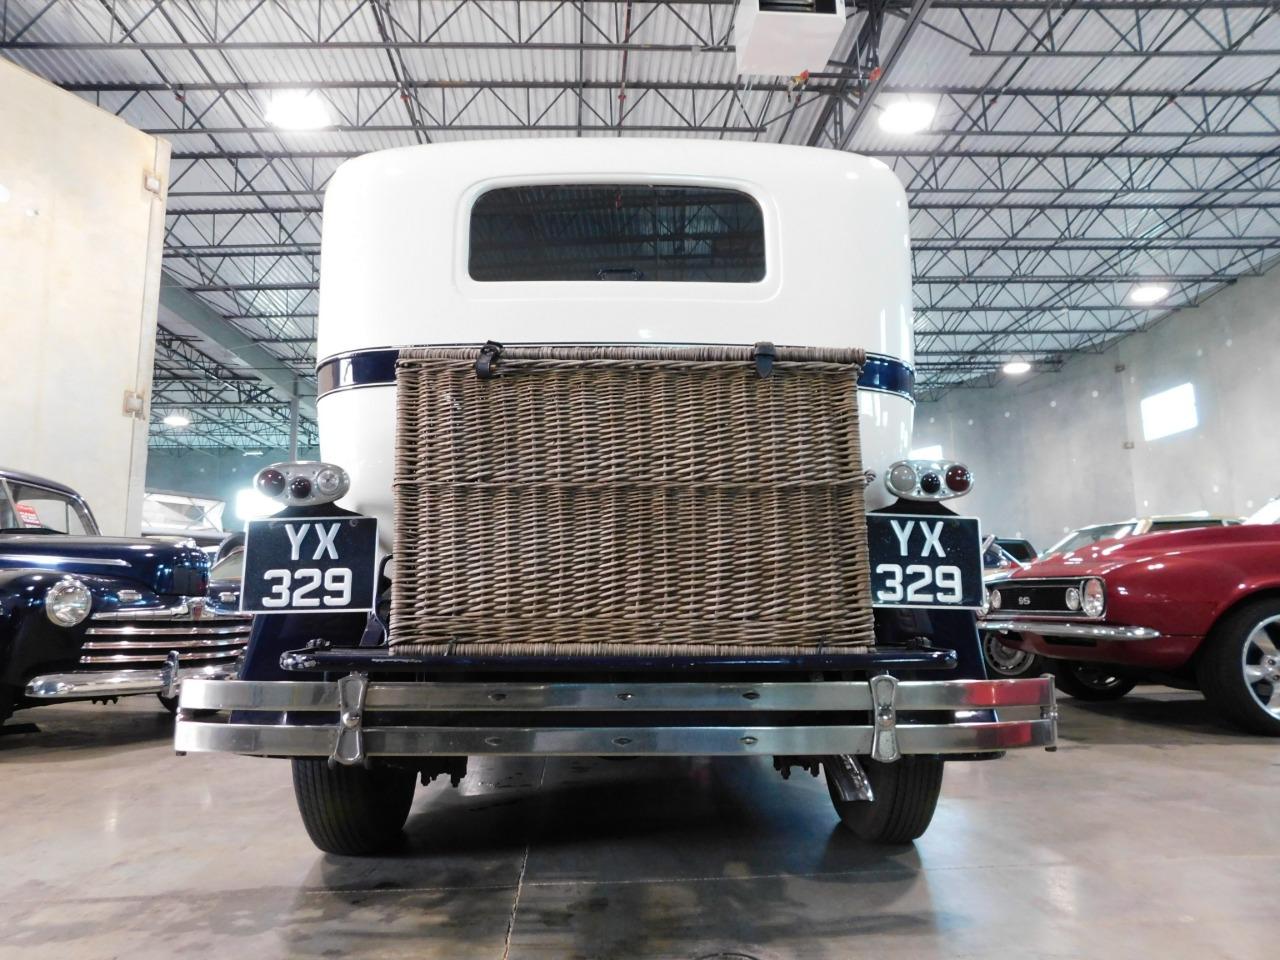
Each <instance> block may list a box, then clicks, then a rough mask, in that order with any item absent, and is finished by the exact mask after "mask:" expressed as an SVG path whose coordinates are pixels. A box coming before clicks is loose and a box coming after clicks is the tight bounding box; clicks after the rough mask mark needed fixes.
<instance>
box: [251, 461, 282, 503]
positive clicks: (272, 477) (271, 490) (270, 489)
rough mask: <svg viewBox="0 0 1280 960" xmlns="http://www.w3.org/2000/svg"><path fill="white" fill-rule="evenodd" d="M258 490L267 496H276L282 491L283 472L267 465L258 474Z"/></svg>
mask: <svg viewBox="0 0 1280 960" xmlns="http://www.w3.org/2000/svg"><path fill="white" fill-rule="evenodd" d="M257 483H258V490H259V491H261V492H262V493H264V494H266V495H267V496H268V497H278V496H280V494H282V493H284V487H285V482H284V474H283V473H281V472H280V471H279V470H273V469H271V468H270V467H268V468H267V469H266V470H263V471H261V472H260V473H259V474H258V481H257Z"/></svg>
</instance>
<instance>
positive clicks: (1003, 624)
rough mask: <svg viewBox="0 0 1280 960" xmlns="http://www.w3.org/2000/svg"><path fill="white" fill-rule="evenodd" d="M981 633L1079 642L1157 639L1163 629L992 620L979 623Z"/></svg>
mask: <svg viewBox="0 0 1280 960" xmlns="http://www.w3.org/2000/svg"><path fill="white" fill-rule="evenodd" d="M978 629H979V630H994V631H996V632H998V633H1034V634H1036V635H1038V636H1041V637H1071V638H1073V639H1076V640H1154V639H1155V638H1156V637H1158V636H1160V631H1159V630H1153V629H1152V628H1151V627H1116V626H1112V625H1110V624H1106V623H1073V622H1071V621H1068V620H1009V619H1003V618H1001V619H992V618H990V617H988V618H984V619H980V620H979V621H978Z"/></svg>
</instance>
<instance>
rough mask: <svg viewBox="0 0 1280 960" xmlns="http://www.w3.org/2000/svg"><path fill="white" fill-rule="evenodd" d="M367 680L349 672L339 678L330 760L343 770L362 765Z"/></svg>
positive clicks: (358, 674)
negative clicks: (334, 736)
mask: <svg viewBox="0 0 1280 960" xmlns="http://www.w3.org/2000/svg"><path fill="white" fill-rule="evenodd" d="M368 691H369V678H368V677H367V676H365V675H364V674H363V673H349V674H347V675H346V676H345V677H340V678H339V679H338V737H337V739H336V740H335V741H334V743H333V756H332V757H330V761H331V762H333V763H340V764H342V765H343V766H346V767H353V766H356V765H357V764H361V763H364V730H363V728H362V726H361V724H362V723H363V721H364V699H365V695H366V694H367V693H368Z"/></svg>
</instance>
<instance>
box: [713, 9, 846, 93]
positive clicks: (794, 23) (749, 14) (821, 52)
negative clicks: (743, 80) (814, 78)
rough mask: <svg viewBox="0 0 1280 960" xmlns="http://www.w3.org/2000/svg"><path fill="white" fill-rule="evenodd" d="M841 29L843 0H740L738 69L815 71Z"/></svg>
mask: <svg viewBox="0 0 1280 960" xmlns="http://www.w3.org/2000/svg"><path fill="white" fill-rule="evenodd" d="M843 30H844V0H742V2H741V3H739V5H738V13H737V16H736V17H735V18H734V22H733V35H734V44H735V46H736V48H737V57H738V73H740V74H744V73H745V74H765V75H768V76H775V75H779V74H781V75H782V76H788V77H793V76H796V75H797V74H800V73H803V72H804V71H805V70H819V69H821V68H822V67H825V66H826V63H827V60H828V59H829V58H830V56H831V51H832V50H834V49H835V46H836V41H838V40H839V39H840V33H841V31H843Z"/></svg>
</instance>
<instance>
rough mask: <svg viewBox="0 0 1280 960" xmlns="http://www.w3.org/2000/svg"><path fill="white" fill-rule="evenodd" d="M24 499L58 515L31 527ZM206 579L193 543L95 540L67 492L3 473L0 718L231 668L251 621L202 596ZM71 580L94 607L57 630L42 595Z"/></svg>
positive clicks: (159, 688) (166, 689)
mask: <svg viewBox="0 0 1280 960" xmlns="http://www.w3.org/2000/svg"><path fill="white" fill-rule="evenodd" d="M33 503H43V504H46V505H49V506H46V507H45V514H46V515H48V514H54V513H59V512H60V514H61V516H60V520H61V521H62V522H59V521H58V520H53V519H51V520H50V521H49V522H51V523H54V524H56V526H42V525H40V524H41V523H42V520H41V514H40V511H39V510H38V509H37V508H36V507H34V506H32V504H33ZM59 527H61V528H63V529H59ZM68 528H74V532H68ZM208 579H209V563H208V558H207V556H206V555H205V553H204V552H203V551H202V550H201V549H200V548H199V547H197V546H196V545H195V544H194V543H193V542H191V541H188V540H182V539H178V538H168V539H142V538H137V539H134V538H127V537H104V536H101V535H100V534H99V533H98V527H97V523H96V521H95V520H94V519H93V514H92V511H90V509H89V506H88V504H86V503H85V501H84V499H83V498H81V497H80V496H79V495H78V494H77V493H76V491H75V490H73V489H72V488H70V487H68V486H66V485H65V484H61V483H58V482H56V481H53V480H48V479H45V478H43V477H38V476H34V475H32V474H28V473H22V472H19V471H16V470H4V469H0V720H3V719H4V718H6V717H7V716H8V715H9V714H10V713H12V711H13V710H15V709H19V708H22V707H29V706H36V705H39V704H41V703H48V702H51V701H66V700H96V699H109V698H114V697H118V696H125V695H131V694H140V693H157V694H164V693H172V692H173V690H174V688H175V687H176V684H177V682H178V681H179V680H180V679H181V678H182V677H183V676H188V675H198V676H208V677H218V676H228V675H231V674H232V673H233V672H234V670H235V669H236V666H237V663H238V660H239V658H240V656H241V654H242V652H243V648H244V644H245V642H246V641H247V639H248V633H249V627H250V624H251V620H250V618H248V617H246V616H244V615H241V614H239V613H238V612H237V611H235V610H234V609H231V608H229V607H228V606H227V605H226V604H218V603H211V602H209V598H208V597H207V596H206V591H207V587H208ZM68 580H70V581H74V582H77V583H79V584H83V586H84V587H85V588H86V589H87V590H88V593H89V595H90V597H91V603H90V609H89V612H88V615H87V616H86V617H85V618H84V619H83V620H82V621H81V622H79V623H75V624H73V625H70V626H64V625H61V624H59V623H56V622H54V621H53V620H52V619H51V618H50V617H49V616H48V615H47V611H46V598H47V596H48V594H49V591H50V588H51V587H53V586H54V585H56V584H59V583H62V582H64V581H68ZM221 592H226V591H225V590H223V591H221ZM171 651H173V652H176V654H177V664H178V666H177V669H176V670H175V669H173V668H172V667H171V666H170V665H169V661H170V659H171ZM166 671H168V672H166Z"/></svg>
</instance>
